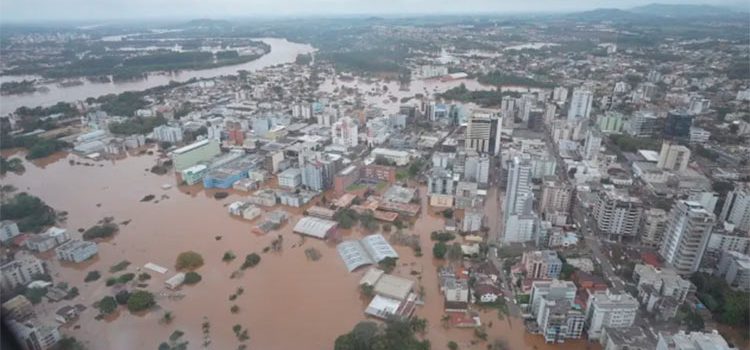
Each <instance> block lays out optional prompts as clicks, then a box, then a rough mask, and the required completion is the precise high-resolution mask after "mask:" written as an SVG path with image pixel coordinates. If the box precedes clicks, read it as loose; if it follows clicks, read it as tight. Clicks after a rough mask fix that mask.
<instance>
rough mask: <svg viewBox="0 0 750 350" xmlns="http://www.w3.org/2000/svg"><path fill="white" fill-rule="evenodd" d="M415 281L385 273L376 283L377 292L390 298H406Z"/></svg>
mask: <svg viewBox="0 0 750 350" xmlns="http://www.w3.org/2000/svg"><path fill="white" fill-rule="evenodd" d="M412 287H414V281H412V280H409V279H406V278H401V277H397V276H393V275H387V274H383V276H381V277H380V279H378V282H377V283H376V284H375V293H376V294H378V295H382V296H385V297H389V298H394V299H398V300H404V299H406V297H407V296H409V293H411V289H412Z"/></svg>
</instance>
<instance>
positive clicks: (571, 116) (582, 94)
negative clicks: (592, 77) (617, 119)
mask: <svg viewBox="0 0 750 350" xmlns="http://www.w3.org/2000/svg"><path fill="white" fill-rule="evenodd" d="M593 101H594V93H593V92H591V91H590V90H588V89H585V88H575V89H573V96H572V97H571V99H570V107H569V108H568V120H575V119H581V118H583V119H588V117H589V114H591V104H592V102H593Z"/></svg>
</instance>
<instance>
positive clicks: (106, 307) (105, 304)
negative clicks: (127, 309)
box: [96, 295, 117, 315]
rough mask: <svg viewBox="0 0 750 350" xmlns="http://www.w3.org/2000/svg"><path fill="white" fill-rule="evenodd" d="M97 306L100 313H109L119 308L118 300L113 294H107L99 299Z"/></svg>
mask: <svg viewBox="0 0 750 350" xmlns="http://www.w3.org/2000/svg"><path fill="white" fill-rule="evenodd" d="M96 308H97V309H99V314H101V315H109V314H111V313H113V312H115V310H117V300H115V298H113V297H111V296H109V295H108V296H106V297H104V298H102V300H99V302H98V303H97V304H96Z"/></svg>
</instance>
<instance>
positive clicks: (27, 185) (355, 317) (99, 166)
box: [2, 154, 585, 350]
mask: <svg viewBox="0 0 750 350" xmlns="http://www.w3.org/2000/svg"><path fill="white" fill-rule="evenodd" d="M155 158H156V156H149V155H141V156H130V157H127V158H125V159H123V160H119V161H114V162H112V161H101V162H96V163H93V164H95V166H81V165H75V166H71V165H70V164H69V163H68V160H69V159H75V160H81V161H83V162H89V161H87V160H82V159H80V158H78V157H77V156H74V155H65V154H58V155H56V156H53V157H52V158H50V159H47V160H46V161H44V162H41V163H29V162H25V166H26V172H25V173H24V174H23V175H21V176H18V175H14V174H9V175H7V176H5V177H4V178H3V180H2V182H3V184H10V185H13V186H15V187H17V188H18V191H19V192H20V191H27V192H29V193H31V194H34V195H37V196H39V197H41V198H42V199H43V200H44V201H46V202H47V203H48V204H49V205H51V206H52V207H54V208H55V209H57V210H65V211H68V213H69V214H68V221H67V223H66V224H65V225H63V226H64V227H66V228H67V229H68V232H70V233H71V235H72V236H73V237H76V238H77V237H80V233H78V232H77V231H78V229H79V228H88V227H90V226H92V225H94V224H96V223H97V221H99V220H101V219H102V218H104V217H107V216H112V217H114V218H115V221H116V222H118V223H120V222H123V221H126V220H131V221H130V222H129V223H128V224H127V225H120V232H119V233H118V234H116V235H115V237H114V238H113V239H111V240H110V241H107V242H102V243H100V245H99V254H98V256H97V257H96V258H95V259H93V260H91V261H88V262H85V263H83V264H79V265H77V266H70V265H66V266H64V267H63V266H60V265H59V263H58V262H57V260H56V259H50V258H49V257H46V259H45V260H46V261H47V263H48V264H49V266H50V267H51V270H52V271H53V273H54V275H55V276H54V277H55V278H56V280H57V281H68V282H69V283H70V284H71V286H77V287H78V288H79V289H80V293H81V296H80V297H79V298H78V299H76V302H79V303H82V304H84V305H86V306H87V307H89V308H88V309H87V310H86V311H85V312H84V313H83V314H82V315H81V317H80V320H79V321H77V322H76V323H75V324H77V325H80V328H79V329H74V328H77V327H70V328H69V329H66V330H65V331H64V333H66V334H69V335H72V336H75V337H77V338H79V339H81V340H84V341H85V343H86V344H87V345H88V346H89V347H90V348H92V349H102V348H110V349H135V348H137V349H155V348H156V347H157V346H158V344H159V343H161V342H163V341H166V340H167V338H168V337H169V335H170V334H171V333H172V332H173V331H174V330H177V329H179V330H181V331H183V332H185V336H184V338H185V340H189V341H190V344H191V346H190V347H191V348H196V347H200V344H202V342H203V335H202V331H201V324H202V322H203V318H204V316H205V317H207V319H208V321H209V322H210V324H211V328H210V338H211V341H212V342H211V345H210V346H209V348H212V349H233V348H236V347H237V346H238V345H239V344H240V343H239V342H238V340H237V338H236V337H235V335H234V333H233V331H232V326H233V325H235V324H239V325H241V326H242V327H243V328H247V329H248V330H249V334H250V341H249V344H250V346H251V347H252V348H257V349H330V348H332V346H333V342H334V340H335V338H336V337H337V336H338V335H340V334H343V333H346V332H348V331H349V330H351V328H352V327H353V326H354V325H355V324H356V323H357V322H359V321H360V320H364V319H365V317H364V314H363V310H364V307H365V305H366V303H365V301H364V300H362V299H360V296H359V291H358V282H359V279H360V277H361V275H362V274H364V272H365V270H366V269H361V270H359V271H355V272H354V273H348V272H347V271H346V268H345V266H344V264H343V262H342V261H341V260H340V259H339V257H338V254H337V252H336V250H335V246H334V245H333V244H330V243H326V242H322V241H318V240H315V239H305V240H304V244H303V245H302V246H301V247H299V244H300V242H301V238H300V236H299V235H296V234H292V233H291V230H292V227H293V224H294V223H295V222H296V220H297V218H298V217H299V214H298V213H300V212H301V210H288V211H289V212H290V213H293V217H292V219H291V220H290V222H289V223H287V224H286V225H285V226H283V227H282V229H281V230H280V231H274V232H271V233H270V234H268V235H266V236H258V235H256V234H253V233H251V232H250V230H251V228H252V227H253V224H254V223H255V222H247V221H241V220H237V219H233V218H231V217H229V214H227V211H226V208H225V205H226V204H228V203H231V202H232V201H235V200H238V199H241V196H242V195H241V194H239V193H234V192H232V194H231V195H230V196H229V197H227V198H225V199H223V200H220V201H219V200H215V199H214V198H213V197H212V196H211V193H206V192H205V191H203V190H202V189H200V188H197V187H196V186H193V187H190V188H178V187H177V178H176V177H175V176H174V175H171V174H168V175H163V176H159V175H154V174H152V173H150V172H148V171H147V170H146V169H148V168H150V167H151V166H152V165H153V163H154V161H155ZM163 184H170V185H172V188H171V189H168V190H162V188H161V186H162V185H163ZM421 192H422V193H423V197H424V193H425V192H426V191H424V190H423V191H421ZM494 192H495V191H492V192H491V193H494ZM148 194H154V195H155V196H156V199H155V200H154V201H152V202H141V201H140V200H141V198H143V197H144V196H146V195H148ZM162 195H166V196H167V197H168V198H165V199H161V198H162V197H163V196H162ZM422 200H423V205H424V203H426V198H423V199H422ZM488 200H495V199H494V198H489V199H488ZM157 201H158V203H157ZM287 209H288V208H287ZM442 225H443V219H442V218H440V217H438V216H435V215H434V214H429V212H428V210H427V208H423V214H422V215H421V216H420V218H419V219H418V220H417V221H416V223H415V225H414V226H413V227H414V228H416V230H417V233H419V234H420V236H421V243H422V248H423V250H424V252H425V254H424V256H422V257H419V258H417V257H415V256H414V253H413V252H412V251H411V249H410V248H406V247H396V248H397V250H398V252H399V254H400V256H401V259H400V263H399V266H398V268H397V270H396V272H395V273H396V274H399V275H401V276H403V277H408V278H415V279H416V277H415V276H410V274H411V271H417V272H419V275H421V280H419V281H417V282H418V284H419V285H422V286H424V290H425V301H426V305H425V306H423V307H421V308H418V309H417V315H419V316H420V317H425V318H427V319H428V320H429V330H428V333H427V338H429V339H430V340H431V341H432V344H433V348H434V349H441V348H443V347H444V346H445V344H446V343H447V342H448V341H449V340H454V341H456V342H458V343H459V344H460V345H461V348H462V349H468V348H474V349H483V348H485V344H483V343H480V344H477V345H474V346H470V342H471V340H472V339H473V337H474V336H473V331H472V330H470V329H445V328H443V327H442V325H441V322H440V319H441V317H442V316H443V302H442V296H441V295H440V293H439V290H438V281H437V276H436V274H435V271H436V268H437V267H438V266H439V264H440V263H439V262H437V261H435V260H434V259H432V254H431V248H432V242H431V241H430V238H429V233H430V232H432V231H434V230H436V229H441V228H442ZM412 230H413V229H411V228H410V229H407V231H408V232H412ZM277 234H281V235H283V236H284V248H283V250H282V251H281V252H278V253H265V254H261V256H262V261H261V263H260V264H259V265H258V266H257V267H255V268H252V269H248V270H246V271H245V272H244V274H243V276H241V277H239V278H235V279H231V278H230V275H231V274H232V272H233V271H235V270H238V269H239V266H240V265H241V263H242V260H243V259H244V256H245V255H247V254H249V253H252V252H257V253H259V254H260V253H261V251H262V250H263V248H264V247H267V246H269V245H270V242H271V240H273V239H274V238H275V237H276V235H277ZM361 234H362V233H361V232H355V233H353V234H352V236H359V235H361ZM217 236H221V239H220V240H217V239H216V237H217ZM293 246H296V247H294V248H293ZM309 247H314V248H316V249H318V250H319V251H320V252H321V253H322V259H320V260H319V261H309V260H307V258H306V257H305V254H304V249H306V248H309ZM187 250H194V251H196V252H198V253H200V254H202V255H203V258H204V261H205V265H204V266H203V267H201V268H199V269H198V270H197V271H198V272H199V273H200V274H201V275H202V276H203V280H202V281H201V282H200V283H198V284H197V285H195V286H184V287H182V289H181V290H180V291H179V293H182V294H184V295H185V297H184V298H183V299H182V300H179V301H173V300H170V299H169V298H167V297H166V296H159V295H160V293H161V292H164V291H165V290H164V287H163V285H164V284H163V282H164V281H165V280H166V279H167V278H169V277H171V276H172V275H173V274H174V261H175V258H176V257H177V255H178V254H179V253H180V252H183V251H187ZM229 250H231V251H233V252H234V253H235V254H236V255H237V259H236V260H234V261H233V262H231V263H225V262H222V255H223V254H224V252H226V251H229ZM122 260H128V261H130V262H131V263H132V265H130V267H129V268H128V269H127V271H126V272H136V269H137V268H140V267H142V266H143V265H144V264H146V263H148V262H153V263H156V264H158V265H161V266H164V267H167V268H169V269H170V271H169V272H167V273H166V274H164V275H160V274H158V273H155V272H152V271H148V272H149V273H150V274H151V276H152V279H151V280H150V281H149V282H148V288H147V289H148V290H149V291H151V292H153V293H155V294H157V303H158V305H159V307H160V308H162V309H164V310H169V311H172V313H173V315H174V321H173V322H172V323H171V324H169V325H165V324H162V323H161V322H160V321H159V319H160V318H161V317H162V315H163V312H162V311H160V310H153V311H150V312H148V313H146V314H145V315H133V314H130V313H129V312H128V311H127V310H125V309H124V308H121V310H120V312H119V317H117V318H115V319H114V320H111V321H97V320H95V319H94V317H95V316H96V314H97V311H96V310H95V309H94V308H93V307H91V304H92V303H93V302H95V301H97V300H99V299H101V298H102V297H104V296H106V295H112V294H114V293H115V292H114V289H112V288H114V287H106V286H105V283H104V280H106V278H108V277H110V276H111V275H119V274H121V273H123V272H120V273H117V274H111V273H109V271H108V270H109V268H110V266H112V265H114V264H116V263H118V262H120V261H122ZM91 270H98V271H100V272H101V273H102V279H100V280H99V281H95V282H90V283H83V279H84V277H85V275H86V273H87V271H91ZM238 287H242V288H244V290H245V292H244V294H242V295H240V296H239V297H237V299H236V300H235V301H229V299H228V298H229V296H230V295H231V294H234V293H235V291H236V290H237V288H238ZM235 304H236V305H238V306H239V308H240V311H239V313H237V314H232V313H231V312H230V307H231V306H232V305H235ZM46 306H47V307H46V308H45V309H46V310H45V312H46V313H47V315H46V316H51V315H52V313H53V312H54V310H56V309H57V308H59V307H60V306H62V303H56V304H46ZM43 316H45V315H43ZM482 321H483V323H485V324H486V323H488V322H490V321H492V323H493V326H492V327H491V328H488V329H487V330H488V333H489V339H490V340H494V339H495V338H501V339H504V340H506V341H507V342H508V344H509V345H510V346H511V349H518V350H520V349H530V348H537V349H546V348H549V349H553V348H554V349H582V348H584V346H585V345H584V342H569V343H566V344H563V345H555V346H546V345H545V344H544V343H543V341H542V338H541V337H540V336H534V335H529V334H526V333H525V332H524V330H523V324H522V321H521V320H519V319H514V318H510V319H508V318H506V319H505V320H503V321H501V320H499V319H498V316H497V313H496V312H495V311H488V312H485V313H484V314H483V315H482Z"/></svg>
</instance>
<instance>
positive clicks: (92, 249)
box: [55, 240, 99, 263]
mask: <svg viewBox="0 0 750 350" xmlns="http://www.w3.org/2000/svg"><path fill="white" fill-rule="evenodd" d="M98 251H99V249H98V248H97V246H96V243H94V242H89V241H79V240H69V241H67V242H65V243H63V244H62V245H60V246H59V247H57V249H55V255H57V258H58V259H60V260H61V261H69V262H74V263H79V262H82V261H85V260H88V259H89V258H91V257H92V256H94V255H96V253H97V252H98Z"/></svg>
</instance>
